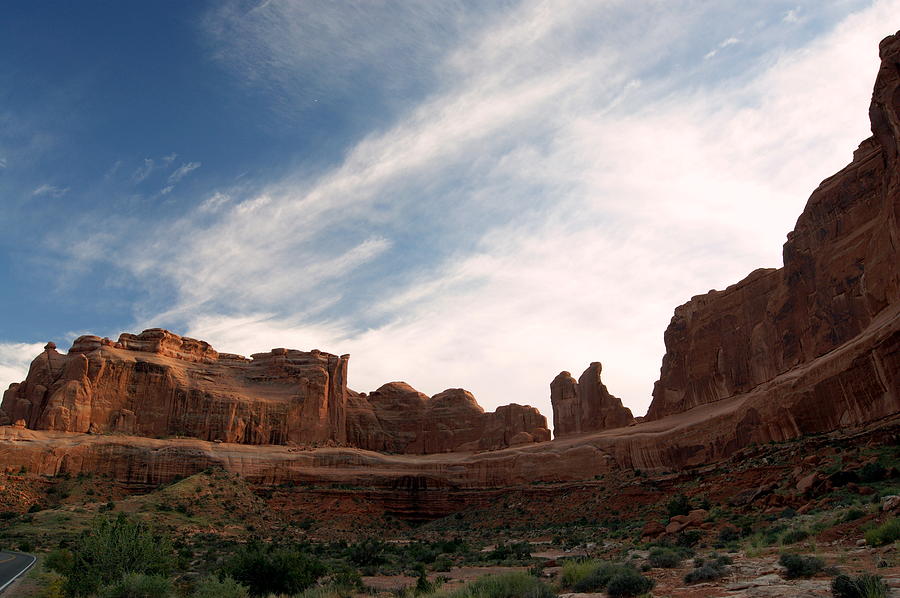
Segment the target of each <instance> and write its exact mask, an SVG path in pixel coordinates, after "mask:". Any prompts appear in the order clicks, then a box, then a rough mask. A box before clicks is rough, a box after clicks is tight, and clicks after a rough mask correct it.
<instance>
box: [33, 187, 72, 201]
mask: <svg viewBox="0 0 900 598" xmlns="http://www.w3.org/2000/svg"><path fill="white" fill-rule="evenodd" d="M68 192H69V188H68V187H57V186H55V185H48V184H46V183H45V184H43V185H41V186H39V187H37V188H36V189H35V190H34V191H32V192H31V196H32V197H40V196H42V195H46V196H48V197H54V198H58V197H62V196H63V195H65V194H66V193H68Z"/></svg>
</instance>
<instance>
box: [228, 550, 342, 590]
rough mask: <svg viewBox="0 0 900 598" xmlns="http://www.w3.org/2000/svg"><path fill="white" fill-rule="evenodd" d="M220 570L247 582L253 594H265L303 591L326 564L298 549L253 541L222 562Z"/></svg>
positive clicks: (323, 569)
mask: <svg viewBox="0 0 900 598" xmlns="http://www.w3.org/2000/svg"><path fill="white" fill-rule="evenodd" d="M222 573H223V574H224V575H226V576H229V577H231V578H233V579H235V580H237V581H238V582H240V583H242V584H244V585H246V586H248V587H249V588H250V593H251V594H252V595H254V596H265V595H267V594H295V593H297V592H302V591H303V590H305V589H306V588H308V587H309V586H311V585H313V584H314V583H315V582H316V580H318V579H319V578H320V577H321V576H322V575H323V574H324V573H325V567H324V565H322V563H321V562H319V561H318V560H317V559H315V558H313V557H308V556H306V555H304V554H303V553H301V552H299V551H297V550H293V549H289V548H275V547H272V546H263V545H262V544H260V543H259V542H252V543H250V544H248V545H247V546H244V547H242V548H241V549H240V550H239V551H238V552H237V553H236V554H235V555H233V556H232V557H231V558H229V559H228V560H227V561H226V562H225V564H224V565H223V567H222Z"/></svg>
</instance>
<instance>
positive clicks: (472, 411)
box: [347, 382, 550, 454]
mask: <svg viewBox="0 0 900 598" xmlns="http://www.w3.org/2000/svg"><path fill="white" fill-rule="evenodd" d="M354 394H355V393H354ZM357 397H358V398H357V400H358V401H359V403H358V405H357V406H356V408H355V409H353V410H352V411H351V412H350V413H349V415H348V424H347V425H348V427H349V429H351V430H353V432H352V434H351V435H352V437H353V441H352V444H353V446H357V447H359V448H365V449H368V450H374V451H386V452H391V453H405V454H431V453H447V452H454V451H476V450H495V449H500V448H505V447H508V446H513V445H517V444H525V443H529V442H542V441H545V440H550V430H549V429H548V428H547V419H546V418H545V417H544V416H543V415H541V414H540V412H539V411H538V410H537V409H535V408H534V407H530V406H527V405H526V406H523V405H517V404H515V403H513V404H510V405H504V406H502V407H498V408H497V410H496V411H495V412H493V413H485V412H484V410H483V409H482V408H481V407H480V406H479V405H478V403H477V402H476V401H475V397H473V396H472V393H470V392H468V391H466V390H463V389H461V388H451V389H448V390H445V391H444V392H441V393H438V394H436V395H434V396H433V397H431V398H430V399H429V398H428V397H427V396H426V395H424V394H422V393H420V392H418V391H417V390H415V389H414V388H412V387H411V386H409V385H408V384H406V383H405V382H390V383H388V384H385V385H384V386H382V387H381V388H379V389H378V390H376V391H374V392H372V393H370V394H369V395H368V396H367V397H362V396H359V395H357Z"/></svg>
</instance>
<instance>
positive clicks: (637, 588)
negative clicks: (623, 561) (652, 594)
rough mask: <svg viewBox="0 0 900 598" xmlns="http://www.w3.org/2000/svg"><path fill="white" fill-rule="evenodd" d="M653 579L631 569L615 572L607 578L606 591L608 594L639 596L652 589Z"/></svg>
mask: <svg viewBox="0 0 900 598" xmlns="http://www.w3.org/2000/svg"><path fill="white" fill-rule="evenodd" d="M653 586H654V581H653V580H652V579H649V578H647V577H644V576H643V575H641V574H640V573H638V572H637V571H635V570H633V569H631V570H630V571H625V572H622V573H617V574H616V575H614V576H613V578H612V579H610V580H609V584H607V586H606V593H607V594H609V595H610V596H640V595H641V594H646V593H647V592H649V591H650V590H652V589H653Z"/></svg>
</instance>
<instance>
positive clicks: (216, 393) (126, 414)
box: [0, 329, 550, 453]
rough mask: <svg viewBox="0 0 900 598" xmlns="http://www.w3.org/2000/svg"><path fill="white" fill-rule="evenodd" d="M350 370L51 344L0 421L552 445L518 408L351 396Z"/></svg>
mask: <svg viewBox="0 0 900 598" xmlns="http://www.w3.org/2000/svg"><path fill="white" fill-rule="evenodd" d="M348 360H349V356H347V355H343V356H340V357H338V356H336V355H331V354H328V353H324V352H321V351H317V350H313V351H310V352H303V351H296V350H293V349H273V350H272V351H270V352H268V353H257V354H254V355H252V356H251V358H250V359H247V358H245V357H242V356H240V355H233V354H227V353H218V352H217V351H215V350H214V349H213V348H212V347H211V346H210V345H209V344H208V343H205V342H203V341H198V340H195V339H191V338H184V337H180V336H178V335H176V334H173V333H171V332H168V331H166V330H161V329H151V330H145V331H144V332H142V333H141V334H139V335H133V334H123V335H121V336H120V337H119V340H118V341H117V342H113V341H110V340H109V339H101V338H99V337H96V336H82V337H80V338H78V339H77V340H76V341H75V343H74V344H73V346H72V348H71V349H70V350H69V352H68V353H67V354H65V355H63V354H61V353H59V352H58V351H57V350H56V346H55V345H54V344H52V343H49V344H48V345H47V346H46V347H45V349H44V352H43V353H41V354H40V355H39V356H38V357H36V358H35V359H34V361H33V362H32V364H31V367H30V369H29V372H28V376H27V378H26V379H25V381H24V382H22V383H21V384H13V385H12V386H10V388H9V389H8V390H7V391H6V393H5V394H4V396H3V403H2V406H0V421H2V422H4V423H11V422H21V423H22V424H23V425H24V426H26V427H28V428H31V429H38V430H55V431H64V432H81V433H84V432H93V433H121V434H127V435H134V436H145V437H152V438H161V437H167V436H189V437H194V438H199V439H203V440H217V441H222V442H229V443H241V444H273V445H279V444H292V445H321V444H332V445H341V446H345V445H347V446H359V447H361V448H367V449H372V450H384V451H393V452H401V453H405V452H412V453H431V452H446V451H453V450H478V449H496V448H502V447H505V446H509V445H510V444H512V443H522V442H536V441H542V440H549V434H550V433H549V431H548V430H547V422H546V420H545V419H544V418H543V416H541V415H540V414H539V413H538V412H537V410H536V409H534V408H532V407H523V406H519V405H509V406H507V407H505V408H501V409H498V411H497V412H495V413H484V410H483V409H481V407H480V406H479V405H478V403H477V402H475V399H474V397H473V396H472V395H471V394H470V393H468V392H466V391H463V390H461V389H456V390H448V391H445V392H444V393H440V394H439V395H435V397H433V398H431V399H428V397H425V395H421V393H417V392H416V391H415V390H413V389H411V388H410V387H408V386H406V385H403V384H402V383H394V384H393V385H386V386H385V387H382V389H380V390H381V391H382V392H380V393H379V392H376V393H373V400H374V404H373V403H371V402H370V401H369V400H368V398H367V397H366V396H365V395H361V394H359V393H355V392H353V391H352V390H350V389H348V388H347V364H348ZM396 388H399V389H400V390H401V391H402V392H392V391H391V389H396ZM404 393H406V394H409V395H414V396H415V397H416V400H418V401H419V403H420V404H419V405H418V406H417V404H416V402H415V401H412V402H410V400H409V397H407V396H405V395H404ZM395 401H396V404H394V402H395ZM410 407H412V409H411V410H410V409H408V408H410Z"/></svg>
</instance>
